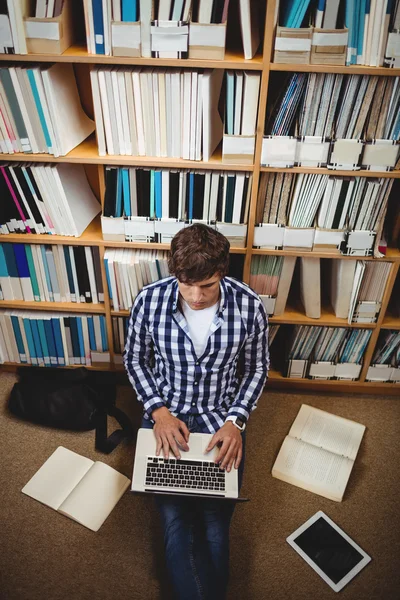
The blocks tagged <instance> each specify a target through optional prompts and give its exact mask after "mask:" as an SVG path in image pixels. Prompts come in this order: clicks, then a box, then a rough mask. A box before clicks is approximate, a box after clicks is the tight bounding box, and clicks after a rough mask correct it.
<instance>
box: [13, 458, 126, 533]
mask: <svg viewBox="0 0 400 600" xmlns="http://www.w3.org/2000/svg"><path fill="white" fill-rule="evenodd" d="M129 485H130V480H129V479H128V477H125V475H122V474H121V473H119V472H118V471H116V470H115V469H113V468H112V467H110V466H109V465H106V464H105V463H103V462H100V461H96V462H94V461H92V460H90V459H89V458H86V457H85V456H81V455H80V454H77V453H76V452H72V451H71V450H68V449H67V448H64V447H63V446H59V447H58V448H57V449H56V450H55V451H54V452H53V454H52V455H51V456H50V457H49V458H48V459H47V460H46V462H45V463H44V464H43V465H42V466H41V467H40V469H39V470H38V471H37V472H36V473H35V474H34V476H33V477H32V479H30V480H29V481H28V483H27V484H26V485H25V487H24V488H23V489H22V492H23V493H24V494H26V495H27V496H30V497H31V498H34V499H35V500H38V501H39V502H42V503H43V504H45V505H46V506H49V507H50V508H53V509H54V510H56V511H57V512H59V513H61V514H63V515H65V516H66V517H69V518H70V519H73V520H74V521H77V522H78V523H80V524H81V525H84V526H85V527H87V528H88V529H91V530H92V531H98V530H99V529H100V527H101V526H102V524H103V523H104V521H105V520H106V518H107V517H108V515H109V514H110V513H111V511H112V510H113V508H114V507H115V506H116V504H117V503H118V501H119V500H120V499H121V497H122V496H123V494H124V493H125V491H126V490H127V489H128V487H129Z"/></svg>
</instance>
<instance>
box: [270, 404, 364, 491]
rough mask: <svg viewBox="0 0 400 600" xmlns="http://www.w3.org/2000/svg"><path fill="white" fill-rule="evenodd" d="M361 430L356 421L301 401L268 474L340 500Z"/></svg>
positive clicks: (361, 426)
mask: <svg viewBox="0 0 400 600" xmlns="http://www.w3.org/2000/svg"><path fill="white" fill-rule="evenodd" d="M364 431H365V426H364V425H361V424H360V423H356V422H355V421H350V420H349V419H345V418H343V417H339V416H337V415H333V414H331V413H328V412H325V411H323V410H320V409H318V408H314V407H312V406H309V405H307V404H302V405H301V408H300V410H299V412H298V414H297V417H296V419H295V420H294V422H293V425H292V427H291V428H290V431H289V434H288V435H287V436H286V438H285V439H284V441H283V444H282V446H281V449H280V451H279V453H278V456H277V458H276V461H275V463H274V466H273V467H272V476H273V477H276V478H277V479H281V480H282V481H285V482H287V483H291V484H292V485H295V486H297V487H300V488H302V489H304V490H307V491H309V492H313V493H314V494H318V495H320V496H324V497H325V498H328V499H330V500H334V501H336V502H341V501H342V499H343V495H344V492H345V489H346V486H347V483H348V480H349V477H350V474H351V471H352V469H353V466H354V462H355V459H356V456H357V453H358V450H359V447H360V444H361V440H362V437H363V435H364Z"/></svg>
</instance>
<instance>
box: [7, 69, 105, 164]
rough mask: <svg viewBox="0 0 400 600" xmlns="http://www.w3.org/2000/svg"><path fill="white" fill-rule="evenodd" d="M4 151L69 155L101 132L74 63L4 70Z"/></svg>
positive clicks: (10, 152) (9, 152)
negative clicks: (84, 102) (83, 103)
mask: <svg viewBox="0 0 400 600" xmlns="http://www.w3.org/2000/svg"><path fill="white" fill-rule="evenodd" d="M0 109H1V110H0V136H1V137H0V149H1V152H3V153H8V154H13V153H15V152H27V153H31V152H32V153H39V152H40V153H47V154H53V155H54V156H65V155H66V154H68V152H70V151H71V150H72V149H73V148H75V146H77V145H78V144H80V143H81V142H83V140H84V139H86V138H87V137H88V135H90V134H91V133H92V132H93V131H94V128H95V125H94V122H93V121H92V120H91V119H89V117H88V116H87V115H86V113H85V112H84V111H83V109H82V106H81V101H80V97H79V92H78V88H77V84H76V80H75V75H74V70H73V66H72V65H68V64H65V63H58V64H50V65H39V66H37V65H32V67H19V66H18V67H17V66H15V67H14V66H12V67H11V66H9V67H2V68H0Z"/></svg>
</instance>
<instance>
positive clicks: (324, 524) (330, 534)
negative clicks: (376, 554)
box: [287, 511, 371, 591]
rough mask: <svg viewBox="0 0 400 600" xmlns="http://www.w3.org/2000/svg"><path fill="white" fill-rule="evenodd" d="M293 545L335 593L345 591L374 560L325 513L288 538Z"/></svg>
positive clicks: (316, 515) (311, 519) (313, 518)
mask: <svg viewBox="0 0 400 600" xmlns="http://www.w3.org/2000/svg"><path fill="white" fill-rule="evenodd" d="M287 541H288V542H289V544H290V545H291V546H292V547H293V548H294V549H295V550H296V551H297V552H298V553H299V554H300V556H302V557H303V558H304V560H305V561H307V563H308V564H309V565H310V566H311V567H312V568H313V569H314V570H315V571H316V572H317V573H318V574H319V575H320V576H321V577H322V578H323V579H324V580H325V581H326V582H327V583H328V584H329V585H330V586H331V587H332V588H333V589H334V590H335V591H339V590H341V589H342V588H343V587H344V586H345V585H346V584H347V583H348V582H349V581H350V580H351V579H352V578H353V577H354V576H355V575H356V574H357V573H358V572H359V571H361V569H362V568H363V567H365V565H366V564H367V563H368V562H369V561H370V560H371V558H370V557H369V556H368V554H366V553H365V552H364V550H362V548H360V546H358V545H357V544H356V543H355V542H354V541H353V540H352V539H351V538H350V537H349V536H348V535H347V534H346V533H345V532H344V531H342V529H340V527H338V526H337V525H336V523H334V522H333V521H331V519H329V517H327V515H325V514H324V513H323V512H322V511H319V512H318V513H316V514H315V515H314V516H313V517H311V518H310V519H309V520H308V521H307V522H306V523H304V524H303V525H302V526H301V527H299V529H297V530H296V531H295V532H294V533H292V535H290V536H289V537H288V538H287Z"/></svg>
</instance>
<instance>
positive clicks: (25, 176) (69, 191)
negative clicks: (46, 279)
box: [0, 163, 101, 237]
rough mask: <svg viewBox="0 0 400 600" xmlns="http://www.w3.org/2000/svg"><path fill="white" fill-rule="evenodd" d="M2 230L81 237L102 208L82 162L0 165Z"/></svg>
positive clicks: (0, 226) (0, 217) (4, 231)
mask: <svg viewBox="0 0 400 600" xmlns="http://www.w3.org/2000/svg"><path fill="white" fill-rule="evenodd" d="M0 190H1V193H2V198H3V201H2V205H1V208H0V232H1V233H3V234H8V233H37V234H52V235H55V234H57V235H67V236H74V237H80V236H81V235H82V233H83V232H84V230H85V229H86V228H87V226H88V225H89V223H90V222H91V221H92V220H93V219H94V217H95V216H96V215H98V214H99V212H100V211H101V207H100V204H99V202H98V200H97V198H96V197H95V195H94V194H93V192H92V189H91V187H90V184H89V182H88V180H87V177H86V173H85V169H84V167H83V165H76V164H69V163H60V164H56V165H53V164H41V163H36V164H33V163H26V164H21V165H14V164H12V163H4V164H2V165H0Z"/></svg>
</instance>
